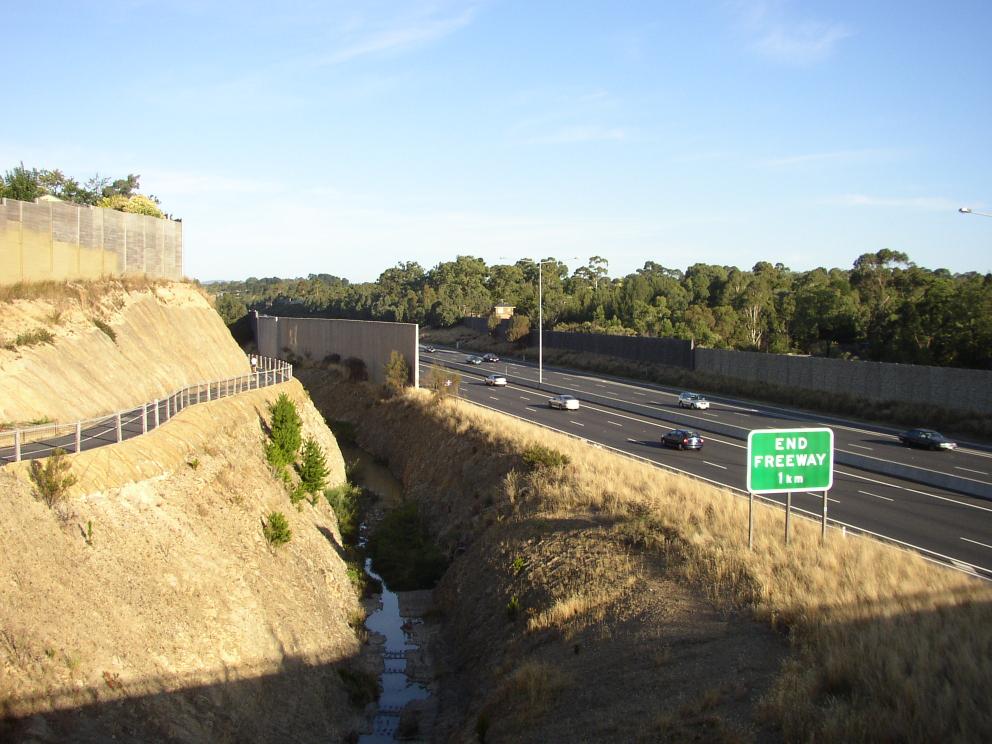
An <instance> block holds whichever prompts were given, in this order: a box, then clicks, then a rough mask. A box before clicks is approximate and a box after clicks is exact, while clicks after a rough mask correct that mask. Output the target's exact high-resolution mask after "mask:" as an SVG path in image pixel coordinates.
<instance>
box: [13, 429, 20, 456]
mask: <svg viewBox="0 0 992 744" xmlns="http://www.w3.org/2000/svg"><path fill="white" fill-rule="evenodd" d="M20 461H21V432H19V431H15V432H14V462H20Z"/></svg>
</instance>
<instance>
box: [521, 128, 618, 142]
mask: <svg viewBox="0 0 992 744" xmlns="http://www.w3.org/2000/svg"><path fill="white" fill-rule="evenodd" d="M626 138H627V130H625V129H623V128H622V127H602V126H596V125H588V126H571V127H562V128H561V129H558V130H556V131H554V132H551V133H550V134H546V135H540V136H536V137H529V138H527V139H526V140H525V142H526V143H527V144H531V145H563V144H574V143H578V142H608V141H614V142H617V141H620V140H623V139H626Z"/></svg>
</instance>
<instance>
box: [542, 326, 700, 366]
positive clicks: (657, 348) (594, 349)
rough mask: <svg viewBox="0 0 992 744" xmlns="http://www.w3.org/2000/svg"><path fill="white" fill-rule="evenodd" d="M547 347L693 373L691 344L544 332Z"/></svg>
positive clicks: (657, 339)
mask: <svg viewBox="0 0 992 744" xmlns="http://www.w3.org/2000/svg"><path fill="white" fill-rule="evenodd" d="M530 343H531V345H532V346H536V345H537V331H531V335H530ZM544 346H545V348H548V349H568V350H569V351H580V352H588V353H590V354H603V355H605V356H612V357H620V358H622V359H633V360H635V361H638V362H655V363H658V364H667V365H670V366H672V367H683V368H684V369H692V365H693V356H692V348H693V347H692V341H683V340H682V339H678V338H654V337H648V336H611V335H608V334H605V333H574V332H571V331H568V332H566V331H545V332H544Z"/></svg>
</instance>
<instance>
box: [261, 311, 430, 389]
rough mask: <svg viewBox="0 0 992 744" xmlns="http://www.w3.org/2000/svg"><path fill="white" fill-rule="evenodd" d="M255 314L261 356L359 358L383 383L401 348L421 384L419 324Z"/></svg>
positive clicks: (373, 377) (413, 377) (414, 378)
mask: <svg viewBox="0 0 992 744" xmlns="http://www.w3.org/2000/svg"><path fill="white" fill-rule="evenodd" d="M255 315H256V316H257V317H255V318H254V323H253V325H254V328H255V342H256V344H257V345H258V353H259V354H261V355H262V356H271V357H278V358H285V357H286V353H287V351H288V352H290V353H292V354H295V355H296V356H299V357H303V358H305V359H312V360H314V361H317V362H319V361H322V360H323V359H325V358H326V357H327V356H328V355H330V354H338V355H339V356H340V357H341V359H347V358H348V357H357V358H359V359H361V360H362V361H363V362H365V366H366V368H367V369H368V372H369V379H371V380H372V381H373V382H378V383H382V382H385V367H386V363H387V362H388V361H389V355H390V354H391V353H392V352H393V351H398V352H399V353H400V354H402V355H403V358H404V359H406V363H407V365H408V366H409V368H410V375H411V379H410V382H411V384H413V385H414V386H415V387H419V386H420V364H419V361H420V358H419V346H418V340H419V327H418V326H417V324H416V323H386V322H382V321H377V320H338V319H332V318H287V317H274V316H271V315H259V314H258V313H257V312H256V313H255Z"/></svg>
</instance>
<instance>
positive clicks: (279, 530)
mask: <svg viewBox="0 0 992 744" xmlns="http://www.w3.org/2000/svg"><path fill="white" fill-rule="evenodd" d="M262 534H264V535H265V539H266V540H268V541H269V545H271V546H272V547H274V548H277V547H279V546H280V545H285V544H286V543H288V542H289V541H290V540H291V539H292V537H293V531H292V530H291V529H290V528H289V521H288V520H287V519H286V515H285V514H283V513H282V512H277V511H274V512H272V513H271V514H269V516H268V518H267V519H266V520H265V524H263V525H262Z"/></svg>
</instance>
